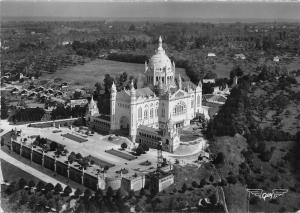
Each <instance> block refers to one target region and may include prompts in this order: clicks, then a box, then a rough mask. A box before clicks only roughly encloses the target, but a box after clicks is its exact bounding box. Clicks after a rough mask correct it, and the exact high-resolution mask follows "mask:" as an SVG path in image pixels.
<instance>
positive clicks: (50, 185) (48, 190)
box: [45, 183, 54, 192]
mask: <svg viewBox="0 0 300 213" xmlns="http://www.w3.org/2000/svg"><path fill="white" fill-rule="evenodd" d="M53 189H54V186H53V184H52V183H47V184H46V186H45V190H46V192H50V191H52V190H53Z"/></svg>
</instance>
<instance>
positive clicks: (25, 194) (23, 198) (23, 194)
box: [20, 191, 29, 205]
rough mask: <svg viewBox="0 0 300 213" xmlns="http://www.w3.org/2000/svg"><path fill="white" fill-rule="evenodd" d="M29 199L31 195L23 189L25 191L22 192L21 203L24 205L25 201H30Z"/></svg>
mask: <svg viewBox="0 0 300 213" xmlns="http://www.w3.org/2000/svg"><path fill="white" fill-rule="evenodd" d="M28 200H29V197H28V194H27V192H24V191H23V192H22V193H21V198H20V204H21V205H24V204H25V203H27V202H28Z"/></svg>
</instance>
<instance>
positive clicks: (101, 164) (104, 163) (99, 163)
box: [90, 156, 115, 168]
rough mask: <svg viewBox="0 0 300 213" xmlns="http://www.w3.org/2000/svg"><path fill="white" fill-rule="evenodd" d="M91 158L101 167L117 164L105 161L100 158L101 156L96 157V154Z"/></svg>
mask: <svg viewBox="0 0 300 213" xmlns="http://www.w3.org/2000/svg"><path fill="white" fill-rule="evenodd" d="M90 159H91V160H93V161H94V162H95V164H96V165H98V166H100V167H102V168H104V167H105V166H108V168H110V167H113V166H115V165H114V164H112V163H108V162H106V161H104V160H101V159H99V158H96V157H94V156H91V157H90Z"/></svg>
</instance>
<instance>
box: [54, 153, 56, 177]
mask: <svg viewBox="0 0 300 213" xmlns="http://www.w3.org/2000/svg"><path fill="white" fill-rule="evenodd" d="M54 172H55V173H56V156H54Z"/></svg>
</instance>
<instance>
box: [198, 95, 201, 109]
mask: <svg viewBox="0 0 300 213" xmlns="http://www.w3.org/2000/svg"><path fill="white" fill-rule="evenodd" d="M200 101H201V100H200V95H198V96H197V106H198V107H199V106H200Z"/></svg>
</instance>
